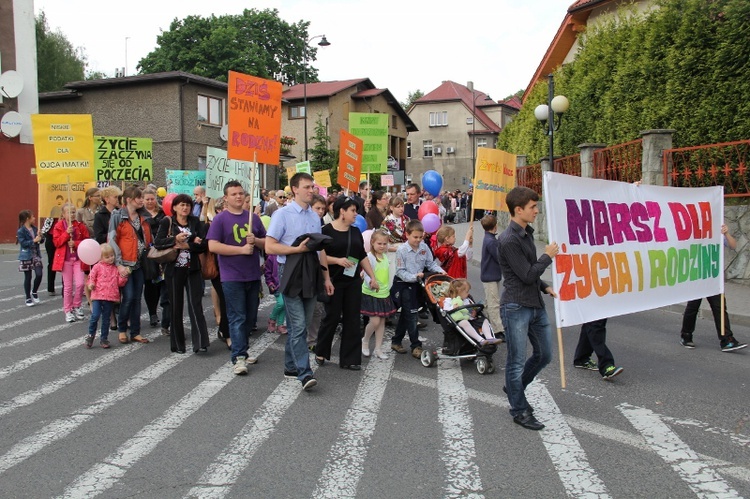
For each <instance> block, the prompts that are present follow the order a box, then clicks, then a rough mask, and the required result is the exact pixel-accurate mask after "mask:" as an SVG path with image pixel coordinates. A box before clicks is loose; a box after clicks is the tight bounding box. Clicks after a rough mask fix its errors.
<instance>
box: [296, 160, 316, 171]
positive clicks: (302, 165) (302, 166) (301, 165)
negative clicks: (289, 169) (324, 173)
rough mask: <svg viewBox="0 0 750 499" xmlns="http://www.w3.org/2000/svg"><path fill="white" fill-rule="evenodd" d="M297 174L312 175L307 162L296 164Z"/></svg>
mask: <svg viewBox="0 0 750 499" xmlns="http://www.w3.org/2000/svg"><path fill="white" fill-rule="evenodd" d="M296 167H297V173H309V174H312V170H310V162H309V161H303V162H301V163H297V165H296Z"/></svg>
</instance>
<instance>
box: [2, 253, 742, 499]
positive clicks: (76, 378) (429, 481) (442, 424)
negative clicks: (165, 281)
mask: <svg viewBox="0 0 750 499" xmlns="http://www.w3.org/2000/svg"><path fill="white" fill-rule="evenodd" d="M1 256H2V257H3V261H2V263H0V496H2V497H58V496H67V497H95V496H102V497H118V498H119V497H147V498H152V497H158V498H172V497H263V498H277V497H278V498H286V497H290V498H291V497H295V498H298V497H354V496H356V497H368V498H369V497H373V498H382V497H389V498H401V497H403V498H407V497H408V498H434V497H457V496H466V497H524V498H529V497H531V498H537V497H538V498H553V497H565V496H581V497H584V496H585V497H607V496H610V497H694V496H700V497H741V496H744V497H750V409H749V406H750V405H749V404H748V397H747V394H748V381H749V380H750V352H748V350H750V349H747V350H744V351H740V352H736V353H731V354H728V353H722V352H721V351H719V348H718V341H717V340H716V336H715V333H714V332H713V326H712V323H711V322H710V321H708V320H705V319H700V320H699V323H698V330H697V331H696V335H695V341H696V343H697V344H698V348H696V349H695V350H687V349H684V348H683V347H681V346H680V345H679V343H678V339H679V333H678V332H679V324H680V316H679V315H678V314H676V313H674V312H670V311H662V310H656V311H650V312H644V313H640V314H635V315H630V316H625V317H619V318H614V319H612V320H610V324H609V331H610V334H609V340H608V344H609V345H610V348H611V349H612V350H613V352H614V354H615V358H616V360H617V363H618V364H619V365H622V366H623V367H624V368H625V371H624V373H623V374H622V375H620V376H619V377H617V378H616V379H615V380H614V381H613V382H607V381H603V380H602V379H601V378H600V377H599V375H598V373H596V372H592V371H582V370H578V369H572V365H571V355H572V352H573V350H574V348H575V344H576V341H577V335H578V330H577V328H571V329H567V330H565V331H563V336H564V341H563V343H564V350H565V358H566V362H565V364H566V365H565V367H566V375H567V388H565V389H562V388H561V375H560V366H559V360H558V359H557V358H555V359H554V361H553V363H552V364H551V365H550V366H549V367H547V368H546V369H545V370H544V371H543V372H542V374H541V376H540V377H539V378H538V380H537V381H536V382H535V383H533V384H532V385H531V387H530V388H529V397H530V400H531V402H532V404H533V405H534V406H535V408H536V415H537V417H538V418H539V419H540V420H541V421H543V422H544V423H545V424H546V425H547V428H546V429H545V430H543V431H541V432H533V431H529V430H525V429H523V428H521V427H519V426H517V425H515V424H513V422H512V419H511V418H510V416H509V415H508V411H507V409H508V406H507V399H506V398H505V397H504V395H503V393H502V386H503V384H504V381H503V380H504V369H503V368H504V363H505V346H504V345H501V346H500V348H499V350H498V353H497V354H496V355H495V365H496V367H497V372H495V373H494V374H490V375H480V374H479V373H478V372H477V370H476V368H475V365H474V364H473V363H472V362H470V361H463V362H460V363H459V362H458V361H455V360H450V359H442V360H440V361H439V362H438V365H437V366H435V367H432V368H425V367H423V366H422V365H421V364H420V363H419V362H418V361H417V360H415V359H413V358H411V357H410V356H408V355H396V354H392V355H390V358H389V359H388V360H386V361H383V360H370V361H365V362H364V365H363V367H364V368H365V369H363V371H361V372H351V371H344V370H341V369H339V368H338V367H337V365H336V364H335V363H331V364H326V365H325V366H323V367H320V368H318V370H317V376H318V379H319V381H320V384H319V385H318V387H316V389H315V390H314V391H312V392H310V393H307V392H302V391H301V390H300V385H299V383H298V382H296V381H295V380H285V379H284V378H283V376H282V370H283V344H284V339H283V338H281V337H279V336H278V335H276V334H265V333H263V332H262V330H261V331H260V332H258V333H257V334H256V335H254V337H253V339H252V341H253V343H252V345H251V348H252V351H253V352H255V353H257V354H258V355H259V357H260V361H259V363H258V364H257V365H254V366H251V367H250V374H249V375H248V376H245V377H237V376H234V375H233V374H232V373H231V370H230V367H229V354H228V351H227V349H226V347H224V346H223V344H220V343H218V342H214V343H213V344H212V346H211V348H210V349H209V352H208V354H204V355H192V354H187V355H178V354H171V353H170V352H169V341H168V339H167V338H164V337H162V336H160V335H159V333H158V330H157V329H148V327H147V329H146V332H147V333H148V334H149V335H150V337H151V338H154V342H153V343H151V344H148V345H132V344H130V345H120V344H119V343H117V341H116V339H117V337H116V336H112V339H113V340H115V341H114V342H113V348H112V349H110V350H102V349H100V348H98V347H96V346H95V347H94V348H93V349H91V350H87V349H85V348H84V346H83V337H84V334H85V331H86V325H85V324H84V323H75V324H67V323H65V322H64V321H63V313H62V310H61V298H60V297H59V296H57V297H48V296H47V294H46V292H42V293H41V297H42V299H43V302H42V303H41V304H40V305H38V306H36V307H33V308H27V307H26V306H24V303H23V298H22V288H21V274H19V273H18V271H17V262H16V261H15V260H14V258H15V256H13V255H1ZM469 272H470V277H471V280H472V282H473V285H474V290H475V296H476V297H478V298H480V297H481V293H482V292H481V289H482V288H481V285H480V283H479V282H478V269H477V268H476V267H473V266H469ZM58 282H59V281H58ZM42 289H46V286H45V285H44V284H43V286H42ZM204 307H210V299H208V297H206V298H205V299H204ZM270 307H271V302H270V301H269V300H268V299H266V300H265V301H264V302H263V303H262V305H261V310H260V318H259V322H258V323H259V325H263V324H265V322H266V320H267V318H268V315H269V313H270ZM551 308H552V307H551V303H550V304H549V307H548V310H551ZM144 311H145V306H144ZM207 317H208V321H209V327H210V328H211V330H212V331H214V330H215V328H214V327H213V319H212V314H211V313H210V312H208V313H207ZM261 329H262V328H261ZM749 333H750V331H748V328H747V327H744V326H737V327H736V328H735V335H736V336H737V337H738V338H740V339H742V340H743V341H747V340H750V334H749ZM422 334H423V335H424V336H425V337H427V339H428V340H427V342H426V343H427V344H428V345H431V346H433V347H437V346H439V345H440V343H441V341H442V332H441V330H440V329H439V326H438V325H435V324H431V325H430V327H429V328H428V329H427V330H425V331H424V332H423V333H422ZM212 337H215V333H213V332H212ZM95 345H98V341H97V343H96V344H95ZM188 351H191V349H188ZM335 351H337V346H336V345H335V346H334V352H335Z"/></svg>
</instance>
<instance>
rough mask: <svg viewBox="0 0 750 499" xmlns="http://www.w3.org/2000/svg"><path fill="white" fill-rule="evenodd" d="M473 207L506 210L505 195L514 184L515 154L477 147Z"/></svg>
mask: <svg viewBox="0 0 750 499" xmlns="http://www.w3.org/2000/svg"><path fill="white" fill-rule="evenodd" d="M474 173H475V174H474V196H473V198H472V206H473V209H479V210H498V211H508V206H507V205H506V204H505V195H506V194H507V193H508V191H510V190H511V189H512V188H513V187H515V186H516V155H515V154H510V153H507V152H505V151H501V150H499V149H489V148H486V147H480V148H478V149H477V164H476V171H475V172H474Z"/></svg>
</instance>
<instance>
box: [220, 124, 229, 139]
mask: <svg viewBox="0 0 750 499" xmlns="http://www.w3.org/2000/svg"><path fill="white" fill-rule="evenodd" d="M219 137H221V140H223V141H224V142H226V141H227V139H228V138H229V125H224V126H223V127H221V130H219Z"/></svg>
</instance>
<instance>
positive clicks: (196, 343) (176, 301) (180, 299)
mask: <svg viewBox="0 0 750 499" xmlns="http://www.w3.org/2000/svg"><path fill="white" fill-rule="evenodd" d="M166 281H167V286H168V288H169V303H170V312H171V314H170V315H171V319H172V327H171V328H170V329H169V332H170V334H169V339H170V346H171V349H172V351H173V352H178V351H180V352H184V351H185V328H184V326H183V325H182V310H183V306H184V303H185V295H187V306H188V307H187V308H188V315H189V317H190V333H191V339H192V342H193V351H194V352H197V351H198V349H200V348H208V344H209V343H210V340H209V339H208V328H207V327H206V318H205V316H204V315H203V304H202V303H201V300H202V299H203V285H202V281H203V276H201V273H200V271H195V272H190V270H189V269H187V268H180V267H176V268H175V269H174V272H173V273H172V275H171V276H170V277H167V279H166Z"/></svg>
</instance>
